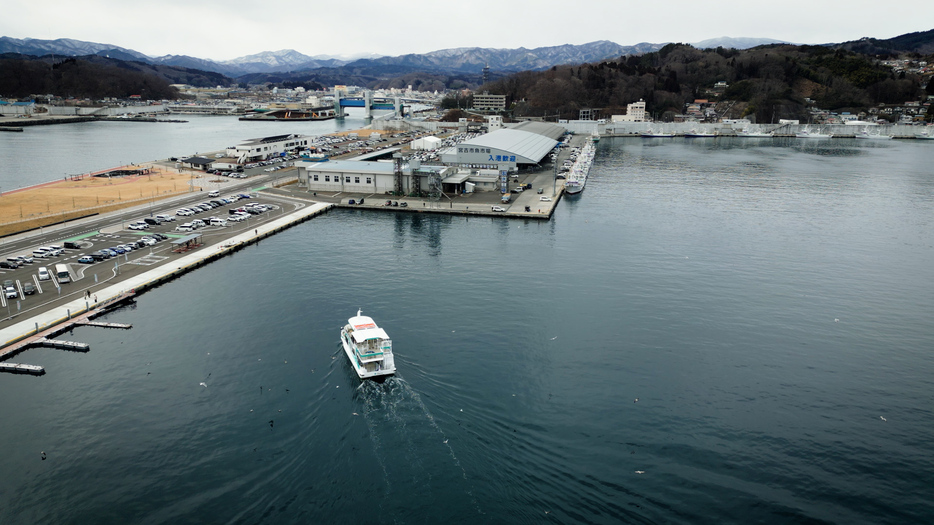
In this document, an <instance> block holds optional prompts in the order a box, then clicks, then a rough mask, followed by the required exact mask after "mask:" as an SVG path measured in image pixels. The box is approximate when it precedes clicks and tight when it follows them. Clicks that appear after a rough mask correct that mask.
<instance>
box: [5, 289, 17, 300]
mask: <svg viewBox="0 0 934 525" xmlns="http://www.w3.org/2000/svg"><path fill="white" fill-rule="evenodd" d="M3 295H5V296H6V298H7V299H16V298H17V297H19V293H17V291H16V288H15V287H13V286H4V287H3Z"/></svg>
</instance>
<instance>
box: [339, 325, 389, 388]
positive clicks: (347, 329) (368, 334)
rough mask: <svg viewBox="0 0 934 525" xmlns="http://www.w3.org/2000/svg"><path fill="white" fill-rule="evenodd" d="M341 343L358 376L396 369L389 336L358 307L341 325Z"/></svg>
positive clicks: (378, 373) (382, 373) (380, 373)
mask: <svg viewBox="0 0 934 525" xmlns="http://www.w3.org/2000/svg"><path fill="white" fill-rule="evenodd" d="M341 343H343V345H344V352H345V353H346V354H347V358H348V359H350V364H351V365H353V367H354V370H356V371H357V375H358V376H360V379H368V378H373V377H380V376H390V375H393V374H395V373H396V363H395V360H394V359H393V355H392V340H391V339H389V335H387V334H386V332H385V331H384V330H383V329H382V328H380V327H378V326H376V323H375V322H374V321H373V319H372V318H370V317H367V316H365V315H361V313H360V310H357V315H356V316H355V317H351V318H350V319H348V320H347V324H346V325H345V326H344V328H343V329H341Z"/></svg>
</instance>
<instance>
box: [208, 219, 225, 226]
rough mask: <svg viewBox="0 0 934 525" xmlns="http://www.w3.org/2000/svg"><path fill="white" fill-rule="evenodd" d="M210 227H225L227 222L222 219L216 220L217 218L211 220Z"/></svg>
mask: <svg viewBox="0 0 934 525" xmlns="http://www.w3.org/2000/svg"><path fill="white" fill-rule="evenodd" d="M211 226H227V221H225V220H224V219H218V218H217V217H215V218H213V219H211Z"/></svg>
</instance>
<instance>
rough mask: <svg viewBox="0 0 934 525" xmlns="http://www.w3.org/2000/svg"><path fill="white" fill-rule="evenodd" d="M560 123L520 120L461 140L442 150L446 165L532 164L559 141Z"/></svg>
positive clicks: (508, 166) (496, 166)
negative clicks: (520, 121) (506, 126)
mask: <svg viewBox="0 0 934 525" xmlns="http://www.w3.org/2000/svg"><path fill="white" fill-rule="evenodd" d="M564 133H565V130H564V128H563V127H561V126H558V125H555V124H548V123H545V122H531V121H529V122H522V123H520V124H517V125H515V126H512V127H509V128H503V129H498V130H496V131H493V132H491V133H487V134H485V135H480V136H479V137H475V138H473V139H470V140H466V141H464V142H461V143H460V144H458V145H457V146H454V147H451V148H449V149H448V150H447V151H444V152H442V153H441V162H442V163H444V164H446V165H448V166H458V167H465V168H484V169H515V168H517V167H519V166H521V165H535V164H538V163H539V162H541V160H542V159H543V158H545V155H548V153H550V152H551V150H553V149H554V148H555V146H556V145H557V144H558V139H560V138H561V136H562V135H564Z"/></svg>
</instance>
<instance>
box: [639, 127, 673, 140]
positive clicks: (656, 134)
mask: <svg viewBox="0 0 934 525" xmlns="http://www.w3.org/2000/svg"><path fill="white" fill-rule="evenodd" d="M639 136H640V137H643V138H647V139H670V138H671V137H674V136H675V134H674V133H665V132H662V131H652V130H651V129H650V130H648V131H646V132H645V133H642V134H640V135H639Z"/></svg>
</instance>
